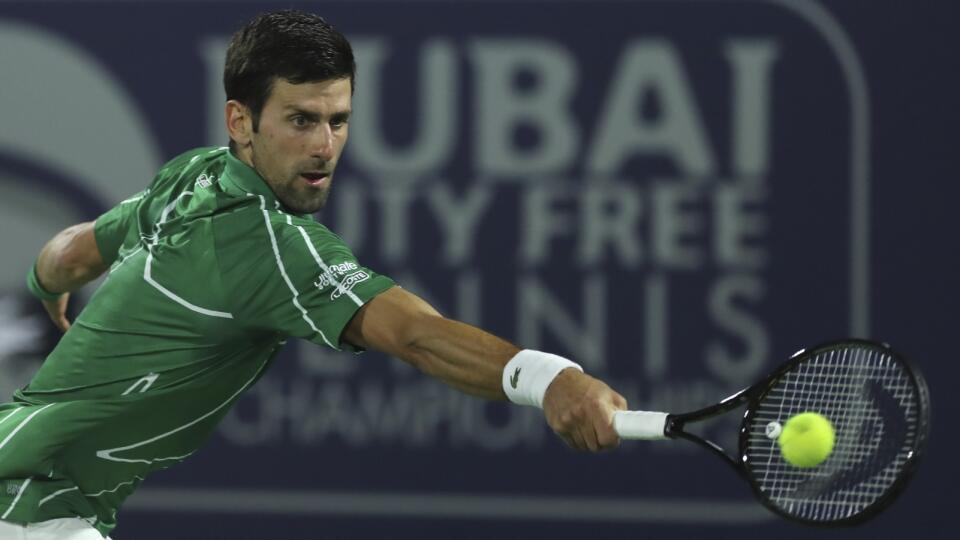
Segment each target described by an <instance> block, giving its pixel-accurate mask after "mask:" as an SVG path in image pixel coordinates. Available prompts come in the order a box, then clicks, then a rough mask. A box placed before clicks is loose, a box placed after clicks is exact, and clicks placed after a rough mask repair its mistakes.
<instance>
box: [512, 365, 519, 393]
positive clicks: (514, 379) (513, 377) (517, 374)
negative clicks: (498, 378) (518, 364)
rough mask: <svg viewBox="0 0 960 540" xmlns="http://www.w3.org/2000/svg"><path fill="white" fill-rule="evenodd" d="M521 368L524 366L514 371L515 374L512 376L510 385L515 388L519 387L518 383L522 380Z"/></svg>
mask: <svg viewBox="0 0 960 540" xmlns="http://www.w3.org/2000/svg"><path fill="white" fill-rule="evenodd" d="M521 369H522V368H517V370H516V371H514V372H513V376H511V377H510V387H511V388H513V389H514V390H516V389H517V383H518V382H519V381H520V370H521Z"/></svg>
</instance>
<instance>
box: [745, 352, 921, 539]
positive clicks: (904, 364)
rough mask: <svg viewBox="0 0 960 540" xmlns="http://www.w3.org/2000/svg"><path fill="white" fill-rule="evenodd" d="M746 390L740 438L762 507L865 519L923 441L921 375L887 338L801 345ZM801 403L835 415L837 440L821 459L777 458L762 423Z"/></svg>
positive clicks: (816, 517)
mask: <svg viewBox="0 0 960 540" xmlns="http://www.w3.org/2000/svg"><path fill="white" fill-rule="evenodd" d="M749 394H750V401H749V402H748V405H747V410H746V412H745V413H744V417H743V422H742V424H741V430H740V444H739V450H740V452H739V453H740V456H739V457H740V464H741V465H742V466H743V471H744V472H745V474H744V477H745V478H746V479H747V481H748V482H749V483H750V484H751V486H752V488H753V490H754V492H755V494H756V495H757V497H758V498H759V499H760V501H761V502H762V503H763V504H764V505H765V506H766V507H767V508H769V509H770V510H772V511H773V512H775V513H777V514H779V515H781V516H783V517H785V518H787V519H790V520H793V521H798V522H802V523H806V524H810V525H821V526H845V525H856V524H858V523H862V522H863V521H866V520H867V519H870V518H871V517H873V516H875V515H876V514H877V513H879V512H880V511H882V510H883V509H884V508H886V507H887V506H889V505H890V503H892V502H893V501H894V500H895V499H896V497H897V496H898V495H899V494H900V493H901V492H902V491H903V489H904V488H905V487H906V485H907V483H908V482H909V480H910V478H911V477H912V476H913V474H914V472H915V471H916V468H917V464H918V463H919V461H920V459H921V457H922V455H923V452H924V449H925V446H926V441H927V435H928V430H929V424H930V402H929V393H928V390H927V386H926V382H925V381H924V379H923V377H922V375H921V374H920V371H919V370H918V369H917V368H916V367H915V366H914V365H912V364H911V363H910V362H909V361H908V360H907V359H906V358H905V357H903V356H902V355H900V354H898V353H897V352H896V351H894V350H893V349H892V348H891V347H890V346H889V345H886V344H883V343H876V342H872V341H866V340H859V339H847V340H842V341H834V342H830V343H825V344H821V345H818V346H816V347H812V348H810V349H805V350H802V351H799V352H797V353H796V354H794V355H793V356H792V357H790V359H789V360H788V361H787V362H786V363H784V364H783V365H782V366H781V367H780V368H778V369H777V371H776V372H774V373H773V374H772V375H771V376H770V377H769V378H768V379H767V380H766V381H764V383H762V384H759V385H756V386H755V387H753V388H751V391H750V392H749ZM807 411H813V412H818V413H820V414H823V415H824V416H826V417H827V418H828V419H829V420H830V421H831V423H832V424H833V426H834V429H835V432H836V437H835V445H834V448H833V451H832V452H831V454H830V455H829V457H827V459H826V460H825V461H824V462H823V463H821V464H820V465H817V466H816V467H811V468H799V467H794V466H793V465H790V464H789V463H787V462H786V461H785V460H784V459H783V457H782V455H781V454H780V449H779V446H778V445H777V441H776V439H775V438H770V437H768V436H767V426H768V425H769V424H770V423H771V422H778V423H779V424H780V425H782V424H783V423H785V422H786V421H787V419H788V418H790V417H791V416H793V415H795V414H799V413H801V412H807Z"/></svg>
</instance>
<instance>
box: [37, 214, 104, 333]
mask: <svg viewBox="0 0 960 540" xmlns="http://www.w3.org/2000/svg"><path fill="white" fill-rule="evenodd" d="M35 268H36V278H37V281H38V282H39V285H40V287H41V288H43V289H44V290H45V291H47V292H49V293H63V294H62V295H61V296H60V297H58V298H56V299H54V300H42V302H43V307H45V308H46V310H47V313H49V314H50V318H51V319H52V320H53V322H54V324H56V325H57V327H58V328H60V330H63V331H64V332H66V331H67V330H68V329H69V328H70V321H68V320H67V315H66V313H67V302H68V301H69V299H70V293H71V292H73V291H75V290H77V289H79V288H80V287H82V286H83V285H85V284H86V283H88V282H90V281H93V280H94V279H96V278H97V277H99V276H100V275H101V274H103V272H104V271H105V270H106V269H107V265H106V263H104V261H103V257H101V255H100V250H99V249H98V248H97V241H96V238H95V237H94V233H93V222H92V221H90V222H87V223H80V224H79V225H74V226H72V227H68V228H66V229H64V230H63V231H61V232H60V233H58V234H57V235H56V236H54V237H53V238H52V239H51V240H50V241H49V242H47V244H46V245H45V246H43V249H42V250H41V251H40V256H39V257H38V258H37V264H36V267H35Z"/></svg>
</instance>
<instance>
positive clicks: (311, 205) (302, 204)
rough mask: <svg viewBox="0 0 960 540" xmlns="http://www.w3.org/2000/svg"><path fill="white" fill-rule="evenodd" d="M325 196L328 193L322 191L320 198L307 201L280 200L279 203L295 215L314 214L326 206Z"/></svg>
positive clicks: (300, 199) (303, 199) (302, 199)
mask: <svg viewBox="0 0 960 540" xmlns="http://www.w3.org/2000/svg"><path fill="white" fill-rule="evenodd" d="M327 195H328V192H327V191H324V192H323V194H322V195H321V196H320V197H312V198H310V199H309V200H308V199H305V198H299V199H298V200H295V201H289V200H283V199H281V200H280V202H282V203H283V205H284V206H286V207H287V208H288V209H290V210H292V211H293V212H295V213H297V214H315V213H317V212H319V211H320V210H321V209H323V207H324V206H325V205H326V204H327Z"/></svg>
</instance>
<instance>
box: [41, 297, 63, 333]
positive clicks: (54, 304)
mask: <svg viewBox="0 0 960 540" xmlns="http://www.w3.org/2000/svg"><path fill="white" fill-rule="evenodd" d="M69 300H70V295H69V294H64V295H63V296H61V297H60V298H57V299H56V300H44V301H43V307H44V308H45V309H46V310H47V314H48V315H50V320H51V321H53V324H54V325H56V327H57V328H59V329H60V330H61V331H63V332H66V331H67V330H69V329H70V321H69V320H67V303H68V302H69Z"/></svg>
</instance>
